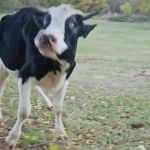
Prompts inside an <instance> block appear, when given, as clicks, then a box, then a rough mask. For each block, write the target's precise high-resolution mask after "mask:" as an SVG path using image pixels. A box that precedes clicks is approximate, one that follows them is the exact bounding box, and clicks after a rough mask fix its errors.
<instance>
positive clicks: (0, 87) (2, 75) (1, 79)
mask: <svg viewBox="0 0 150 150" xmlns="http://www.w3.org/2000/svg"><path fill="white" fill-rule="evenodd" d="M7 76H8V73H7V71H5V70H2V69H1V70H0V119H2V118H3V115H2V109H1V98H2V95H3V92H4V89H5V80H6V77H7Z"/></svg>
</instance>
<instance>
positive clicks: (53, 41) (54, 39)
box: [49, 35, 57, 45]
mask: <svg viewBox="0 0 150 150" xmlns="http://www.w3.org/2000/svg"><path fill="white" fill-rule="evenodd" d="M49 40H50V43H51V44H52V45H53V44H56V42H57V40H56V37H55V36H54V35H50V36H49Z"/></svg>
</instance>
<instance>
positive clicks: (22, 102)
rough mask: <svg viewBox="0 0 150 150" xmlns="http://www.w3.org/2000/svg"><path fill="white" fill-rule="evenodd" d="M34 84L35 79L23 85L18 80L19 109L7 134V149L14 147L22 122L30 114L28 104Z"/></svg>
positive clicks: (29, 105)
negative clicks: (14, 121) (15, 119)
mask: <svg viewBox="0 0 150 150" xmlns="http://www.w3.org/2000/svg"><path fill="white" fill-rule="evenodd" d="M34 84H35V78H29V79H28V80H27V81H26V82H25V83H22V80H21V79H19V81H18V87H19V109H18V116H17V121H16V123H15V125H14V127H13V128H12V130H11V131H10V133H9V136H8V137H7V138H6V146H7V147H8V148H9V149H12V148H14V147H15V145H16V143H17V140H18V138H19V137H20V134H21V128H22V125H23V123H24V121H25V120H26V119H27V118H28V116H29V115H30V112H31V103H30V95H31V91H32V88H33V86H34Z"/></svg>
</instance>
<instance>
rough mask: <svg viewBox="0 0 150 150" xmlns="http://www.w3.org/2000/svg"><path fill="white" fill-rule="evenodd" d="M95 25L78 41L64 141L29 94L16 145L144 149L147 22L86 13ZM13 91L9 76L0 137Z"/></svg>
mask: <svg viewBox="0 0 150 150" xmlns="http://www.w3.org/2000/svg"><path fill="white" fill-rule="evenodd" d="M90 23H96V24H97V27H96V28H95V30H94V31H93V32H92V33H91V34H90V35H89V37H88V38H87V39H86V40H84V39H80V42H79V44H78V55H77V67H76V69H75V71H74V73H73V75H72V76H71V79H70V84H69V87H68V91H67V94H66V98H65V105H64V110H65V115H64V123H65V127H66V130H67V133H68V136H69V139H68V141H62V140H57V138H56V136H55V134H53V133H52V132H51V130H50V128H53V126H54V123H53V122H54V115H53V112H48V111H47V109H46V108H45V106H43V105H42V104H41V103H40V102H39V101H38V99H40V97H39V96H38V94H37V93H36V92H34V93H33V95H32V104H33V105H32V106H33V109H32V114H31V117H30V119H28V120H27V121H26V123H25V125H24V127H23V133H22V136H21V138H20V140H19V143H18V147H19V148H20V149H21V150H35V149H41V150H43V149H45V150H46V149H48V150H149V149H150V111H149V110H150V23H125V22H122V23H119V22H107V21H103V20H98V19H92V20H91V21H90ZM17 103H18V91H17V85H16V80H14V78H12V77H10V78H9V79H8V80H7V88H6V90H5V93H4V96H3V98H2V109H3V114H4V120H3V121H0V143H1V142H2V141H4V138H5V137H6V135H7V134H8V130H10V128H11V127H12V126H13V124H14V122H15V120H16V113H17Z"/></svg>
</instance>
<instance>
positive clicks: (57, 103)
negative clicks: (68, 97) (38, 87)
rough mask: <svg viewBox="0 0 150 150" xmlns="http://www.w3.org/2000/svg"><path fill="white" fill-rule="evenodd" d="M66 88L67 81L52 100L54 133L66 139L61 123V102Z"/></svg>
mask: <svg viewBox="0 0 150 150" xmlns="http://www.w3.org/2000/svg"><path fill="white" fill-rule="evenodd" d="M67 86H68V81H66V82H65V84H64V85H63V87H62V88H61V89H60V91H59V92H58V93H56V96H55V99H54V110H55V129H56V133H57V134H58V135H59V136H60V137H62V138H67V134H66V132H65V128H64V125H63V122H62V116H63V110H62V109H63V102H64V97H65V93H66V89H67Z"/></svg>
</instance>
